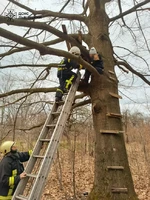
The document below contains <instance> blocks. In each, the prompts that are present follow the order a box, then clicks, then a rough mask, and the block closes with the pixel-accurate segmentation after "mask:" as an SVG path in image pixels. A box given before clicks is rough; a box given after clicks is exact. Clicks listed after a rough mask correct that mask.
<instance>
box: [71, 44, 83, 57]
mask: <svg viewBox="0 0 150 200" xmlns="http://www.w3.org/2000/svg"><path fill="white" fill-rule="evenodd" d="M69 52H70V53H71V54H74V55H76V56H80V55H81V51H80V49H79V48H78V47H76V46H73V47H71V49H70V50H69Z"/></svg>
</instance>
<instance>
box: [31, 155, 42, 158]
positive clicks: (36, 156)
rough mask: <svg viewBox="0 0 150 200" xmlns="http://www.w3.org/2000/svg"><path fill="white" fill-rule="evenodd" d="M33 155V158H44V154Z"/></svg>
mask: <svg viewBox="0 0 150 200" xmlns="http://www.w3.org/2000/svg"><path fill="white" fill-rule="evenodd" d="M33 157H34V158H41V159H43V158H44V156H39V155H33Z"/></svg>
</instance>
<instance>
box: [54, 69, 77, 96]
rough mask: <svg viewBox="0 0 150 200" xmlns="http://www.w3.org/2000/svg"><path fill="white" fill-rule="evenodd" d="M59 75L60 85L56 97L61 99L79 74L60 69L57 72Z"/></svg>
mask: <svg viewBox="0 0 150 200" xmlns="http://www.w3.org/2000/svg"><path fill="white" fill-rule="evenodd" d="M57 77H58V78H59V84H60V85H59V87H58V88H57V90H56V95H55V97H57V98H59V99H61V98H62V96H63V94H64V92H68V90H69V88H70V87H71V85H72V83H73V82H74V81H75V80H76V78H77V74H76V73H74V72H72V71H71V70H60V71H58V73H57Z"/></svg>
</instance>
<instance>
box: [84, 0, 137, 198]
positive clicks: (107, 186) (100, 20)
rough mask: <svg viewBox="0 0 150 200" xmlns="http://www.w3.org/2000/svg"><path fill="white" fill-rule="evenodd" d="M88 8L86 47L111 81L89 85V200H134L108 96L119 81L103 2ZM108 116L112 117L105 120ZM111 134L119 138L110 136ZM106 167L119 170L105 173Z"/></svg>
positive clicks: (115, 101)
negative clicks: (92, 133)
mask: <svg viewBox="0 0 150 200" xmlns="http://www.w3.org/2000/svg"><path fill="white" fill-rule="evenodd" d="M89 7H90V15H89V17H88V26H89V32H90V35H91V39H90V41H89V43H90V44H89V45H90V46H94V47H95V48H96V49H97V50H98V52H100V53H101V54H102V57H103V61H104V68H105V73H107V74H109V75H110V76H111V77H112V78H113V79H112V80H111V79H109V78H108V77H106V76H104V75H101V76H100V78H96V77H94V76H92V80H91V84H90V96H91V101H92V110H93V123H94V129H95V134H96V142H95V178H94V187H93V190H92V192H91V193H90V195H89V200H127V199H129V200H137V199H138V198H137V196H136V193H135V190H134V185H133V181H132V177H131V172H130V168H129V163H128V158H127V153H126V148H125V141H124V136H123V133H122V129H123V127H122V121H121V116H120V106H119V96H118V98H117V96H116V97H114V96H112V95H111V94H110V92H111V93H114V94H116V95H118V80H117V77H116V75H115V72H114V66H115V61H114V58H113V50H112V45H111V41H110V38H109V32H108V24H109V19H108V16H107V14H106V13H105V1H98V0H90V1H89ZM109 71H111V73H109ZM113 73H114V74H113ZM110 113H114V114H115V116H113V115H112V116H111V115H110V116H108V115H109V114H110ZM117 114H118V115H117ZM100 130H104V132H105V131H106V130H109V131H110V132H111V131H112V134H110V133H107V134H103V133H101V132H102V131H101V132H100ZM114 131H116V132H119V134H113V133H114ZM108 166H113V167H114V166H119V167H121V168H120V169H114V168H115V167H114V168H112V169H108ZM121 188H122V189H121Z"/></svg>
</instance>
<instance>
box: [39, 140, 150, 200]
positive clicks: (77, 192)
mask: <svg viewBox="0 0 150 200" xmlns="http://www.w3.org/2000/svg"><path fill="white" fill-rule="evenodd" d="M135 147H136V148H135ZM141 148H142V147H141V145H140V144H137V143H133V144H130V145H127V150H128V154H129V155H128V156H129V162H130V167H131V171H132V176H133V179H134V185H135V190H136V193H137V194H138V196H139V200H150V190H149V189H150V187H149V174H148V172H147V167H146V163H145V160H144V156H143V155H141ZM60 152H61V153H59V154H60V155H59V159H58V157H57V159H56V161H55V163H54V165H53V168H52V171H51V173H50V175H49V178H48V181H47V184H46V187H45V191H44V195H43V198H42V200H63V199H64V200H71V199H77V200H85V199H87V193H89V192H90V190H91V189H92V185H93V179H94V158H93V157H92V156H90V155H89V154H85V153H83V152H82V153H81V152H77V153H76V156H75V157H74V156H73V153H72V152H71V151H70V150H67V149H61V151H60ZM135 154H136V155H135ZM133 158H134V159H133ZM74 159H75V160H74ZM74 161H75V164H74Z"/></svg>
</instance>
